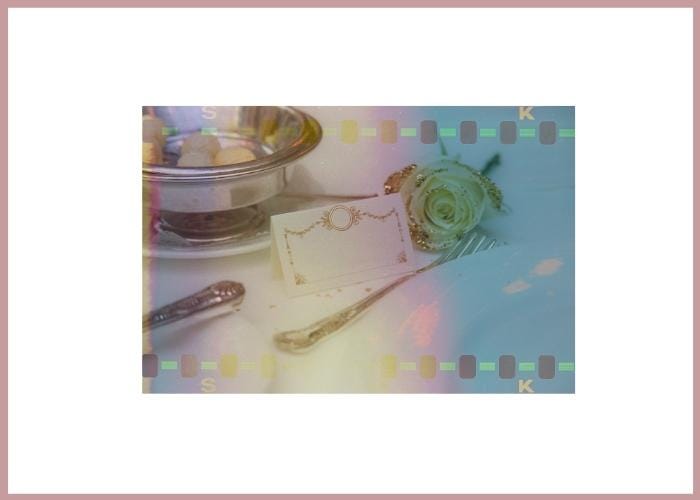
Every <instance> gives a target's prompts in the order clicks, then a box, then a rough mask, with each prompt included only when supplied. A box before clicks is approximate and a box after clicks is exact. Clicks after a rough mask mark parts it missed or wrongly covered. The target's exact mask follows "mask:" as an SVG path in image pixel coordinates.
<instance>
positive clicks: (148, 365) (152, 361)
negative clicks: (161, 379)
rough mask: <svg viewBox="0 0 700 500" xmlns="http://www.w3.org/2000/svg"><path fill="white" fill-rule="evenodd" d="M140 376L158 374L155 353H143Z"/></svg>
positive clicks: (150, 376) (149, 376)
mask: <svg viewBox="0 0 700 500" xmlns="http://www.w3.org/2000/svg"><path fill="white" fill-rule="evenodd" d="M141 376H143V377H148V378H152V377H156V376H158V356H156V355H155V354H144V355H143V358H142V359H141Z"/></svg>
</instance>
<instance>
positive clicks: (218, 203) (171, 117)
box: [141, 106, 321, 243]
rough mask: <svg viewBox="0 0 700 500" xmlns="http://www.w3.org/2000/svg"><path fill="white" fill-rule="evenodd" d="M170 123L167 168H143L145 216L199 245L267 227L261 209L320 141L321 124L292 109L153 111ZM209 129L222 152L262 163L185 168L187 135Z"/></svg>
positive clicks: (157, 108) (151, 112)
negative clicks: (234, 150) (239, 150)
mask: <svg viewBox="0 0 700 500" xmlns="http://www.w3.org/2000/svg"><path fill="white" fill-rule="evenodd" d="M143 114H148V115H151V116H155V117H157V118H160V119H161V120H162V121H163V122H164V124H165V133H166V138H165V146H164V147H163V162H162V163H161V164H152V163H143V164H142V170H141V171H142V178H143V201H144V212H146V211H147V212H148V213H149V214H150V217H151V218H152V220H156V221H157V224H156V226H157V227H159V228H161V229H162V230H166V231H169V232H173V233H175V234H177V235H178V236H180V237H183V238H186V239H190V240H193V241H196V242H197V243H206V242H221V241H222V240H226V239H230V238H238V237H240V236H241V235H242V234H247V233H250V232H251V230H254V229H255V228H256V227H258V226H260V225H261V224H263V223H265V222H266V215H265V214H264V213H263V212H261V210H259V209H258V204H260V203H261V202H264V201H265V200H268V199H270V198H272V197H274V196H275V195H277V194H279V193H280V192H281V191H282V190H283V189H284V188H285V186H286V185H287V181H288V179H289V175H290V172H289V170H290V168H291V167H292V166H293V163H294V160H296V159H298V158H299V157H301V156H303V155H304V154H306V153H308V152H309V151H311V150H312V149H313V148H314V147H316V145H317V144H318V143H319V142H320V140H321V126H320V125H319V124H318V122H317V121H316V120H315V119H314V118H312V117H311V116H309V115H307V114H306V113H303V112H301V111H299V110H296V109H294V108H290V107H274V106H202V107H200V106H146V107H144V108H143ZM196 132H202V133H204V134H209V135H214V136H216V137H217V138H218V139H219V142H220V143H221V147H222V148H226V147H230V146H242V147H245V148H247V149H249V150H250V151H252V152H253V153H254V154H255V155H256V159H255V160H252V161H246V162H242V163H236V164H231V165H221V166H203V167H178V166H177V161H178V158H179V156H180V147H181V146H182V143H183V141H184V140H185V138H186V137H187V136H188V135H190V134H193V133H196Z"/></svg>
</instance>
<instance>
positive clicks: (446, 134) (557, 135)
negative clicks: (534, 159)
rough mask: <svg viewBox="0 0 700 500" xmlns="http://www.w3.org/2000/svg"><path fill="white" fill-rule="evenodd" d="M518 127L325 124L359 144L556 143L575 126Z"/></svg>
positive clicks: (426, 123) (465, 123) (512, 124)
mask: <svg viewBox="0 0 700 500" xmlns="http://www.w3.org/2000/svg"><path fill="white" fill-rule="evenodd" d="M529 125H530V124H528V126H521V127H518V126H517V124H516V122H515V121H512V120H508V121H502V122H500V124H499V125H498V127H495V128H494V127H480V126H479V124H478V123H477V122H475V121H463V122H460V123H459V124H458V126H456V124H455V125H451V126H448V127H442V126H438V123H437V122H436V121H435V120H423V121H421V122H420V124H419V126H418V127H399V126H398V124H397V122H396V121H395V120H383V121H381V122H380V123H379V126H378V127H360V125H359V124H358V122H357V121H355V120H344V121H341V122H340V126H339V127H324V128H323V135H324V136H328V137H338V138H339V139H340V141H341V142H344V143H346V144H355V143H357V142H358V140H359V139H360V138H363V137H370V138H379V140H380V141H381V142H382V143H384V144H395V143H396V142H398V140H399V138H402V139H403V138H414V139H420V142H421V143H423V144H435V143H436V142H437V141H438V139H439V138H440V139H442V138H448V139H459V142H461V143H462V144H476V143H477V141H480V140H482V139H486V140H492V139H499V141H500V143H501V144H515V143H516V142H518V140H519V139H522V140H527V141H531V140H537V139H539V142H540V143H541V144H545V145H551V144H555V143H556V142H557V140H558V139H573V138H574V136H575V131H574V129H573V128H560V127H558V125H557V123H556V122H553V121H542V122H540V123H539V125H538V126H537V127H532V126H529Z"/></svg>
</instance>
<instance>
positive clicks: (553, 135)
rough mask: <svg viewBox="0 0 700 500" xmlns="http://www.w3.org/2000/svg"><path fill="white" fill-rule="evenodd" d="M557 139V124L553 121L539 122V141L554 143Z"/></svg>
mask: <svg viewBox="0 0 700 500" xmlns="http://www.w3.org/2000/svg"><path fill="white" fill-rule="evenodd" d="M556 140H557V124H556V123H554V122H542V123H540V142H541V143H542V144H554V143H555V142H556Z"/></svg>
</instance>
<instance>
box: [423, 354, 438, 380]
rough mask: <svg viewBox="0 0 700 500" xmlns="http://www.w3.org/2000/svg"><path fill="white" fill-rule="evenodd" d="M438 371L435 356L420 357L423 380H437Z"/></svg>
mask: <svg viewBox="0 0 700 500" xmlns="http://www.w3.org/2000/svg"><path fill="white" fill-rule="evenodd" d="M436 371H437V362H436V361H435V356H421V357H420V376H421V377H422V378H435V372H436Z"/></svg>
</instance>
